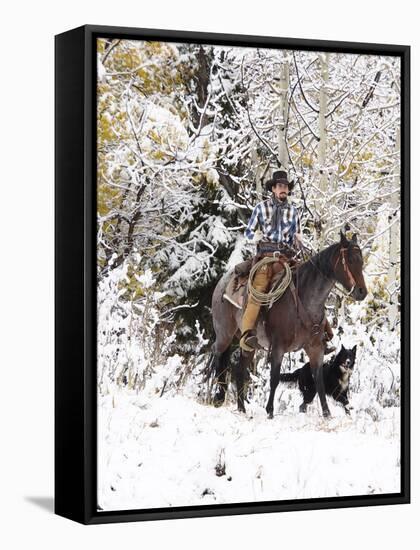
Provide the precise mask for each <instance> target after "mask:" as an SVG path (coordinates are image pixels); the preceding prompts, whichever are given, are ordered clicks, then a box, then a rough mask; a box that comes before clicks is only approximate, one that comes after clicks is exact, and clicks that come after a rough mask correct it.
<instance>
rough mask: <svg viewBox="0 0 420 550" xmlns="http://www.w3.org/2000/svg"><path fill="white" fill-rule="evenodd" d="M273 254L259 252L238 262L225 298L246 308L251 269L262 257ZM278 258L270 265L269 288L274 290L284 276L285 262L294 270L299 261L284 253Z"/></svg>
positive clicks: (239, 306)
mask: <svg viewBox="0 0 420 550" xmlns="http://www.w3.org/2000/svg"><path fill="white" fill-rule="evenodd" d="M272 255H273V254H272V253H258V254H257V255H256V256H254V257H253V258H250V259H249V260H246V261H244V262H241V263H239V264H236V266H235V268H234V270H233V273H232V276H231V277H230V279H229V282H228V284H227V285H226V289H225V292H224V294H223V298H224V299H226V300H227V301H228V302H230V303H231V304H232V305H233V306H235V307H236V308H238V309H244V306H245V305H246V300H247V297H248V292H247V285H248V278H249V274H250V271H251V269H252V268H253V266H254V265H255V264H256V263H257V262H259V261H260V260H261V259H262V258H264V257H266V256H272ZM277 258H278V262H276V263H274V264H270V265H269V266H268V268H269V270H270V278H271V284H270V289H269V290H272V289H273V288H274V287H275V286H276V284H277V283H278V282H279V280H280V279H281V278H282V277H283V271H284V264H285V263H286V262H287V263H288V264H289V266H290V268H291V269H292V271H293V270H294V269H295V268H296V265H297V262H296V261H295V260H292V259H290V258H289V257H287V256H285V255H283V254H279V255H278V256H277Z"/></svg>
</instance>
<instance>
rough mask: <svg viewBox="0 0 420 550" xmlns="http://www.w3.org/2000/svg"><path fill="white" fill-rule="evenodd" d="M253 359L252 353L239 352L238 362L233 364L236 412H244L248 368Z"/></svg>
mask: <svg viewBox="0 0 420 550" xmlns="http://www.w3.org/2000/svg"><path fill="white" fill-rule="evenodd" d="M253 358H254V352H253V351H252V352H247V351H245V350H243V349H241V351H240V356H239V361H235V364H234V376H235V384H236V391H237V395H238V411H239V412H243V413H244V412H246V411H245V394H246V390H247V384H248V380H249V366H250V364H251V362H252V360H253Z"/></svg>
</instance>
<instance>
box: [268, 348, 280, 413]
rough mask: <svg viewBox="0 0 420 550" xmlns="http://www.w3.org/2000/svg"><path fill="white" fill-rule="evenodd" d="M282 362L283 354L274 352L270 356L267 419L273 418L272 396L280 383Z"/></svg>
mask: <svg viewBox="0 0 420 550" xmlns="http://www.w3.org/2000/svg"><path fill="white" fill-rule="evenodd" d="M282 361H283V352H280V351H276V353H274V351H273V352H272V354H271V371H270V397H269V398H268V402H267V406H266V408H265V410H266V411H267V414H268V418H273V411H274V395H275V393H276V389H277V386H278V385H279V381H280V367H281V363H282Z"/></svg>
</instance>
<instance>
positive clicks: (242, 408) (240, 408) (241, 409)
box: [238, 405, 246, 414]
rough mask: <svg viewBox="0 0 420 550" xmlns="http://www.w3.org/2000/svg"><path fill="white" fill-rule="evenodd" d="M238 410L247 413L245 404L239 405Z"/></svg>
mask: <svg viewBox="0 0 420 550" xmlns="http://www.w3.org/2000/svg"><path fill="white" fill-rule="evenodd" d="M238 412H240V413H243V414H246V410H245V407H244V406H243V405H238Z"/></svg>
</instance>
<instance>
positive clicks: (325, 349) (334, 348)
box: [324, 346, 337, 355]
mask: <svg viewBox="0 0 420 550" xmlns="http://www.w3.org/2000/svg"><path fill="white" fill-rule="evenodd" d="M336 349H337V348H336V347H335V346H331V347H330V348H329V347H328V346H325V348H324V355H329V354H330V353H332V352H333V351H335V350H336Z"/></svg>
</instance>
